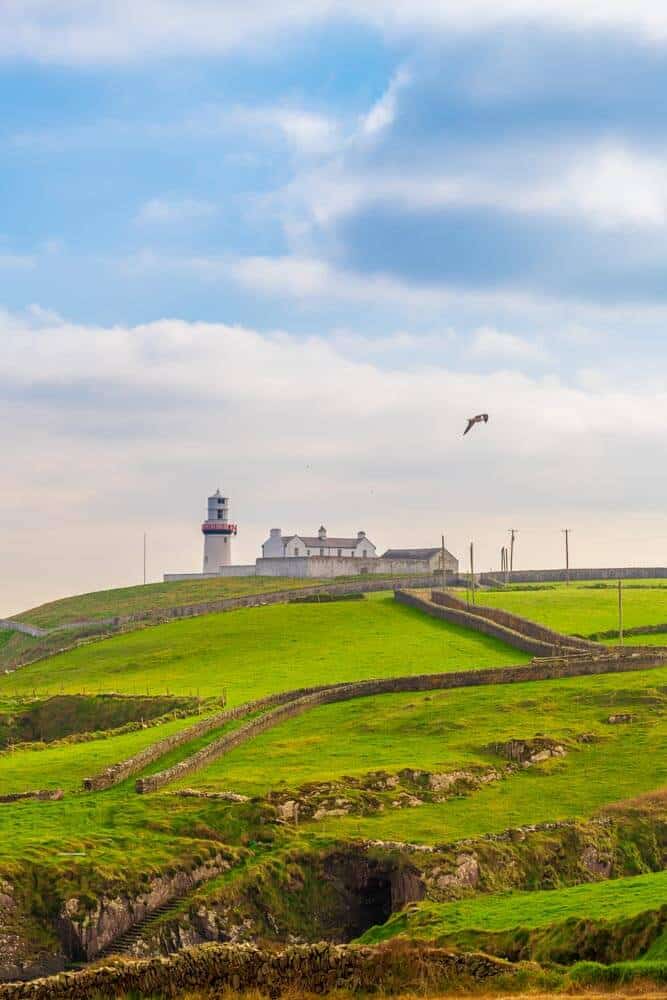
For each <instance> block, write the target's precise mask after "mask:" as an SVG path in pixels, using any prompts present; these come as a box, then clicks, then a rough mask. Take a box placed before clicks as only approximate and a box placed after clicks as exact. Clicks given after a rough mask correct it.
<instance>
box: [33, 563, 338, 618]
mask: <svg viewBox="0 0 667 1000" xmlns="http://www.w3.org/2000/svg"><path fill="white" fill-rule="evenodd" d="M319 582H320V581H318V580H294V579H290V578H288V577H277V576H267V577H263V576H249V577H224V578H223V577H215V578H213V579H208V580H178V581H176V582H174V583H148V584H144V585H143V586H138V587H120V588H116V589H114V590H98V591H94V592H93V593H90V594H78V595H77V596H75V597H63V598H60V599H59V600H57V601H50V602H49V603H48V604H41V605H39V607H36V608H31V609H30V610H28V611H24V612H22V613H21V614H19V615H14V620H15V621H18V622H25V623H27V624H30V625H37V626H39V627H40V628H45V629H48V628H55V627H56V626H58V625H67V624H71V623H73V622H83V621H95V620H96V619H100V618H102V619H104V618H115V617H117V616H122V615H136V614H141V613H142V612H146V611H161V610H165V609H167V608H174V607H185V606H186V605H188V604H199V603H204V602H206V601H217V600H222V599H224V598H226V597H245V596H246V595H247V594H269V593H272V592H273V591H276V590H298V589H300V588H301V587H304V586H312V585H314V584H317V583H319Z"/></svg>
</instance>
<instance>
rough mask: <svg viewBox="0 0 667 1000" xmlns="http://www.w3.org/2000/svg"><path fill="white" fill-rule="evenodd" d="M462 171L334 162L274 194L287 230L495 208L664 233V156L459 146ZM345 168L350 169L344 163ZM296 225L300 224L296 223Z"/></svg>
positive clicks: (601, 148) (596, 148)
mask: <svg viewBox="0 0 667 1000" xmlns="http://www.w3.org/2000/svg"><path fill="white" fill-rule="evenodd" d="M461 157H464V162H463V164H460V163H457V164H449V165H445V166H443V167H441V168H440V169H439V170H438V171H437V172H435V171H433V170H427V171H424V170H423V169H422V170H420V169H419V167H418V166H416V167H415V169H414V170H410V171H402V172H400V173H398V172H396V170H395V169H394V168H393V166H392V165H391V164H389V165H387V166H385V165H383V164H382V163H381V162H380V163H378V162H374V163H373V168H372V170H370V169H368V170H366V169H365V168H363V167H362V168H359V166H358V159H357V158H355V160H354V161H352V160H350V161H348V160H347V159H346V157H345V156H344V155H343V156H339V157H336V158H335V159H332V160H331V162H329V163H325V164H323V165H320V166H318V167H317V168H316V169H310V170H305V171H302V172H300V173H299V174H298V175H297V176H296V177H295V178H294V180H293V181H291V182H290V184H289V185H288V186H287V187H286V188H285V190H284V191H283V192H282V193H280V195H278V196H277V198H276V201H277V204H278V206H279V210H280V211H281V212H282V213H283V216H284V218H285V220H286V225H287V226H290V227H292V228H293V229H294V230H295V231H297V232H299V231H301V232H307V230H308V227H309V226H310V227H311V228H312V227H316V228H326V227H330V226H332V225H333V224H334V223H335V222H336V221H338V220H339V219H342V218H344V217H346V216H349V215H352V214H355V213H359V212H361V211H363V210H364V208H366V207H368V206H369V205H372V204H376V203H378V202H384V203H387V204H391V205H392V206H394V207H396V206H398V207H401V208H403V209H405V210H407V211H425V210H428V209H446V208H448V207H451V206H466V207H473V208H496V209H500V210H503V211H509V212H514V213H518V214H522V215H532V216H539V215H541V216H553V217H559V218H569V219H572V220H574V221H577V222H581V221H582V220H583V221H586V222H587V223H588V224H589V225H593V226H596V227H600V228H605V229H613V228H617V227H627V226H636V227H646V228H664V227H665V224H666V223H667V149H666V150H664V151H662V152H660V153H653V154H648V153H646V152H644V151H642V150H636V149H632V148H631V147H628V146H625V145H623V144H621V143H618V142H617V143H604V144H589V145H586V144H581V145H578V146H568V145H567V144H561V145H560V146H559V147H558V148H553V149H552V148H549V147H546V148H545V147H543V146H541V147H539V148H525V146H523V147H520V148H511V149H509V148H508V147H507V146H505V147H503V148H502V149H499V148H484V149H480V148H476V149H474V150H470V151H468V152H467V153H466V152H465V151H464V150H463V149H462V150H460V151H459V152H458V158H459V159H460V158H461ZM352 162H354V166H353V165H351V164H352ZM295 220H299V226H296V225H295Z"/></svg>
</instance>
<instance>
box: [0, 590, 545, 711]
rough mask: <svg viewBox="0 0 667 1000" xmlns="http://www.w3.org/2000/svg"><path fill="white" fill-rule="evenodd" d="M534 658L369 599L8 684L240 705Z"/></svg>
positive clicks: (212, 620)
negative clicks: (333, 685)
mask: <svg viewBox="0 0 667 1000" xmlns="http://www.w3.org/2000/svg"><path fill="white" fill-rule="evenodd" d="M527 659H528V657H527V656H525V655H524V654H522V653H519V652H517V651H516V650H512V649H510V648H509V647H508V646H505V645H504V644H503V643H500V642H497V641H496V640H493V639H489V638H486V637H484V636H477V635H474V634H472V633H471V632H469V631H468V630H466V629H463V628H459V627H457V626H453V625H448V624H446V623H444V622H439V621H436V620H434V619H431V618H428V617H427V616H425V615H423V614H421V613H420V612H418V611H415V610H413V609H411V608H406V607H402V606H400V605H398V604H396V602H395V601H394V599H393V595H391V594H388V593H380V594H374V595H370V596H369V597H367V598H366V600H364V601H354V602H342V603H331V604H286V605H271V606H267V607H263V608H257V609H244V610H241V611H234V612H228V613H224V614H216V615H206V616H205V617H201V618H193V619H186V620H183V621H175V622H170V623H168V624H165V625H157V626H154V627H151V628H147V629H142V630H141V631H138V632H131V633H127V634H122V635H118V636H115V637H113V638H110V639H106V640H104V641H102V642H94V643H91V644H89V645H86V646H83V647H81V648H78V649H75V650H71V651H70V652H66V653H62V654H60V655H57V656H54V657H51V658H50V659H48V660H44V661H42V662H38V663H35V664H33V665H31V666H27V667H22V668H21V669H20V670H17V671H16V672H15V673H13V674H11V675H9V676H5V677H4V678H0V696H1V695H2V694H3V693H5V694H11V693H15V692H16V693H26V692H27V693H30V692H32V690H33V689H35V690H36V691H38V692H40V691H44V690H45V689H49V688H50V689H51V690H52V692H54V693H55V692H59V691H63V692H65V693H77V692H82V691H85V690H87V691H89V692H90V691H97V690H102V691H119V692H124V693H126V694H141V693H143V694H145V693H146V692H147V691H149V692H150V693H151V694H156V693H162V692H167V691H169V692H171V693H176V694H193V693H194V694H196V693H200V694H201V695H202V696H204V695H220V694H221V692H222V691H223V690H224V691H226V692H227V696H228V700H229V704H231V705H234V704H238V703H240V702H243V701H247V700H250V699H252V698H257V697H260V696H262V695H265V694H269V693H271V692H274V691H283V690H289V689H291V688H297V687H300V686H303V685H310V684H321V683H330V682H334V681H345V680H357V679H360V678H365V677H386V676H392V675H398V674H417V673H436V672H438V671H444V670H465V669H473V668H475V667H483V666H496V665H498V666H501V665H505V664H508V663H523V662H526V661H527Z"/></svg>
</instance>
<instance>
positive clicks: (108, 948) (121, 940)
mask: <svg viewBox="0 0 667 1000" xmlns="http://www.w3.org/2000/svg"><path fill="white" fill-rule="evenodd" d="M185 895H187V894H184V895H182V896H175V897H173V898H172V899H170V900H168V902H166V903H162V905H161V906H157V907H156V908H155V909H154V910H151V911H150V913H147V914H146V916H145V917H144V918H143V920H138V921H137V922H136V924H132V926H131V927H128V929H127V930H126V931H124V932H123V933H122V934H119V936H118V937H117V938H114V940H113V941H110V942H109V944H107V945H105V947H104V948H102V950H101V951H98V953H97V954H96V955H95V956H94V957H93V959H92V961H94V962H97V961H98V960H99V959H100V958H108V957H109V956H110V955H128V954H129V953H130V952H131V951H132V948H133V946H134V945H135V944H136V943H137V942H138V941H140V940H141V938H142V937H143V936H144V933H145V931H146V930H147V928H148V927H150V926H151V925H152V924H154V923H157V921H158V920H160V918H161V917H164V916H165V915H166V914H167V913H170V912H171V911H172V910H175V909H176V908H177V907H178V905H179V904H180V903H181V902H182V900H183V899H185Z"/></svg>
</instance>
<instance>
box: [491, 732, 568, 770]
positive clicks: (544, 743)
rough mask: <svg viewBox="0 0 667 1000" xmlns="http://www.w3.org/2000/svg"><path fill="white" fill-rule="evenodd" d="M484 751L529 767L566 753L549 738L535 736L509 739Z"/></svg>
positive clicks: (492, 744) (493, 744) (556, 742)
mask: <svg viewBox="0 0 667 1000" xmlns="http://www.w3.org/2000/svg"><path fill="white" fill-rule="evenodd" d="M486 749H488V750H490V751H491V753H496V754H498V755H499V756H500V757H504V758H505V759H506V760H509V761H512V762H513V763H515V764H519V765H520V766H521V767H530V766H531V765H532V764H541V763H543V762H544V761H545V760H550V759H551V758H552V757H564V756H565V754H566V753H567V750H566V749H565V747H564V745H563V744H562V743H559V742H558V741H557V740H553V739H551V738H550V737H549V736H535V737H533V738H532V739H511V740H506V741H504V742H502V743H491V744H490V745H489V746H488V747H487V748H486Z"/></svg>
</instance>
